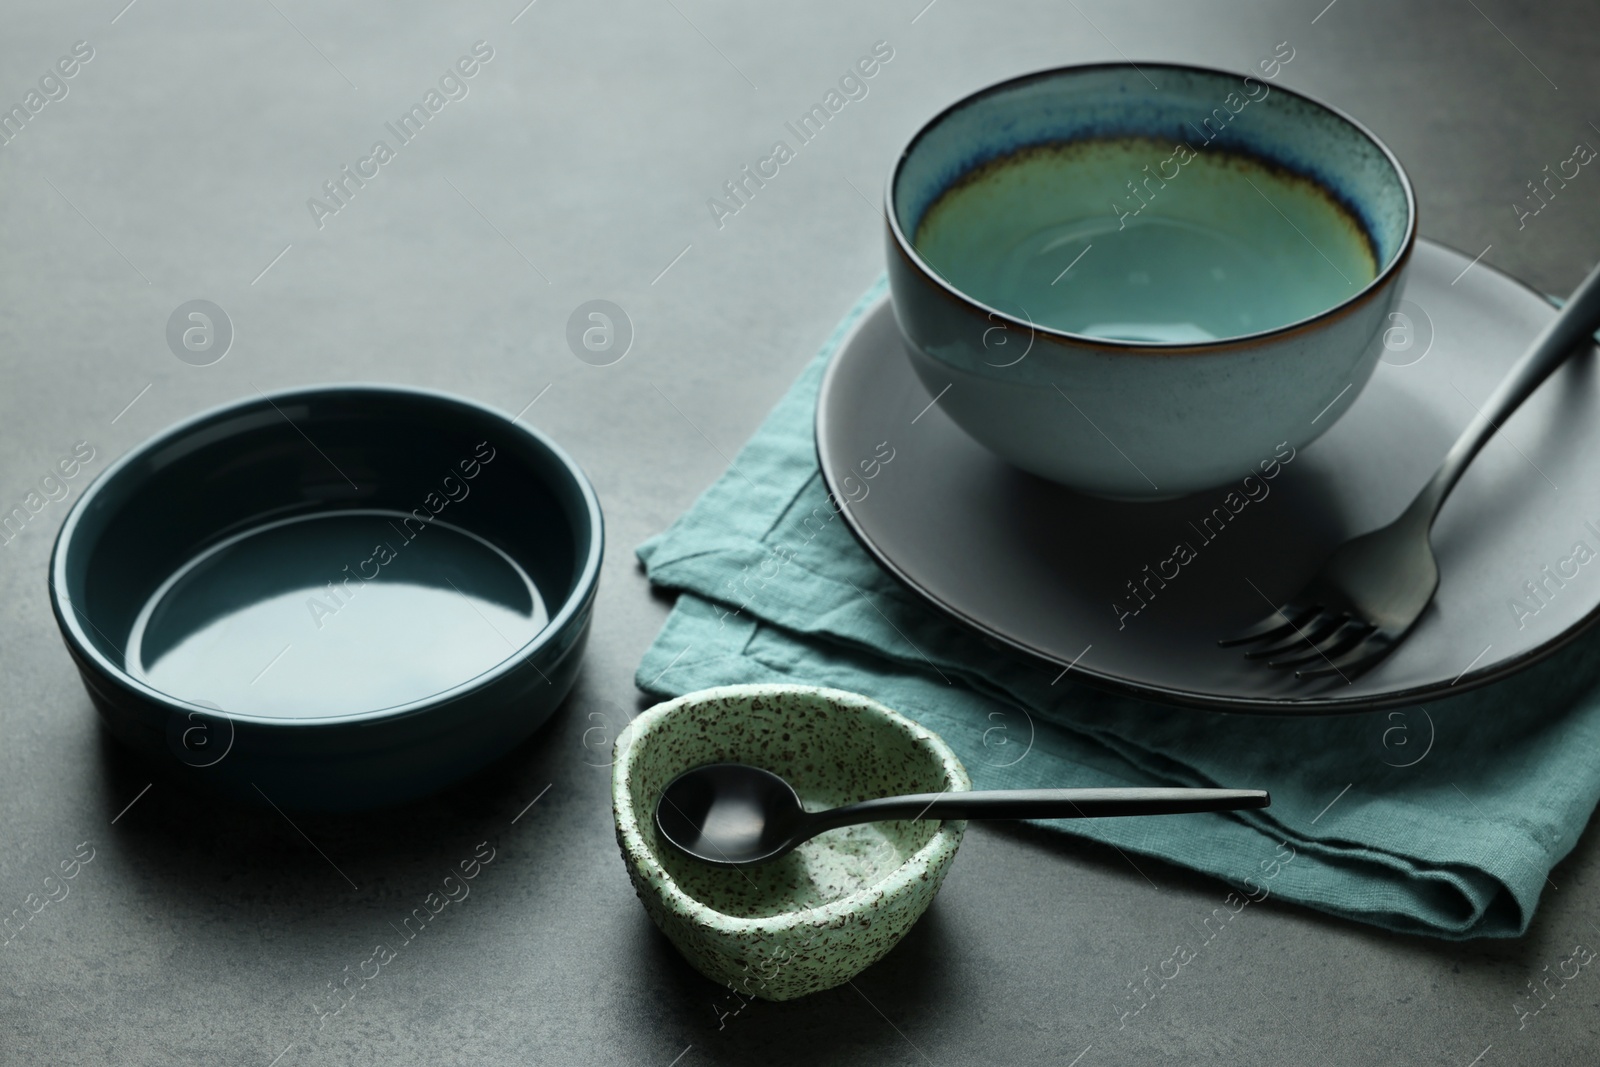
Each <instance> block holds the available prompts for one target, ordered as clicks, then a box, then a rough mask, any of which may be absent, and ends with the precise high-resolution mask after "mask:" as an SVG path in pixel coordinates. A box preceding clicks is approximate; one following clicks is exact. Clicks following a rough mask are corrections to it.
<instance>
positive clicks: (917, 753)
mask: <svg viewBox="0 0 1600 1067" xmlns="http://www.w3.org/2000/svg"><path fill="white" fill-rule="evenodd" d="M616 755H617V758H616V761H615V763H614V764H613V768H612V785H611V796H612V810H613V814H614V815H615V818H616V828H617V843H618V844H619V846H620V847H621V849H622V855H623V859H624V861H625V862H626V864H627V867H628V875H629V877H630V878H632V880H633V885H634V890H635V892H637V893H638V896H639V899H640V900H641V901H642V902H643V903H644V907H645V911H646V912H648V913H649V915H650V918H651V919H652V920H653V921H654V922H655V924H656V925H657V926H658V927H660V929H661V931H662V932H663V933H664V934H666V936H667V938H668V940H670V941H671V942H672V944H673V945H674V946H675V947H676V948H677V949H678V951H679V952H681V953H682V954H683V956H684V957H685V958H686V959H687V960H688V961H689V963H690V964H691V965H692V966H693V967H694V968H695V969H696V970H698V971H699V972H700V973H701V974H703V975H705V976H706V977H707V978H709V979H711V980H712V981H713V982H716V983H718V984H719V985H725V986H730V987H732V988H733V989H735V990H736V991H737V992H739V993H740V994H742V995H745V996H756V997H761V998H762V999H764V1000H791V999H793V998H795V997H798V996H803V995H805V994H807V993H814V992H818V991H820V990H823V989H829V988H832V987H833V986H836V985H840V984H842V983H844V982H845V981H848V980H849V979H850V978H853V977H854V976H855V975H857V974H859V973H860V972H861V971H862V970H864V969H866V968H867V967H868V966H870V965H871V964H873V963H875V962H877V961H878V960H879V959H881V958H882V957H883V956H884V954H885V953H887V952H888V951H889V950H890V949H891V948H893V947H894V946H895V944H896V943H898V942H899V940H900V938H902V937H903V936H905V934H906V932H907V931H909V930H910V929H911V927H912V926H913V925H915V923H916V921H917V919H919V918H920V917H921V916H922V913H923V912H924V911H925V910H927V907H928V905H929V904H930V903H932V901H933V898H934V895H935V894H936V893H938V891H939V886H940V884H941V883H942V882H943V881H944V876H945V873H946V872H947V871H948V869H949V867H950V863H951V861H952V860H953V859H954V858H955V854H956V849H957V848H958V847H959V846H960V844H961V836H962V833H963V832H964V830H965V828H966V823H964V822H943V823H940V822H935V821H922V822H912V821H898V822H882V823H873V824H870V825H865V826H850V827H844V828H842V829H839V830H832V831H829V832H828V833H825V834H822V835H820V836H818V837H815V838H813V839H811V840H810V841H808V842H806V843H804V844H802V845H801V846H800V847H799V848H798V849H796V850H795V851H794V852H792V853H790V854H789V855H787V856H785V857H783V858H782V859H780V860H778V861H776V862H773V863H769V864H766V865H764V866H760V867H752V868H746V869H739V870H732V869H724V868H717V867H711V866H709V865H707V864H704V863H700V862H699V861H697V860H694V859H691V858H689V857H688V856H685V855H683V854H681V853H679V852H677V851H675V850H674V849H673V848H672V847H671V846H670V845H668V844H666V842H664V841H663V840H661V838H660V836H659V834H658V831H657V829H656V823H655V806H656V803H657V800H658V799H659V797H660V796H661V792H662V790H663V789H665V788H666V786H667V784H668V783H669V782H671V781H672V780H673V779H674V778H676V777H677V776H678V775H679V774H681V773H683V772H684V771H687V770H690V769H692V768H695V767H699V766H702V765H704V764H707V763H744V764H749V765H751V766H755V767H760V768H762V769H764V770H768V771H771V772H773V773H775V774H778V775H780V776H782V777H783V778H785V779H786V780H788V782H789V783H790V784H791V785H792V786H794V789H795V792H796V793H798V794H799V796H800V799H801V802H802V803H803V804H804V805H805V807H806V808H807V809H808V810H816V809H819V808H829V807H836V806H838V805H841V804H850V803H855V802H857V801H861V800H868V799H871V798H873V797H882V796H895V795H900V794H904V793H937V792H943V791H960V790H967V789H971V788H972V783H971V781H970V780H969V779H968V778H967V772H966V770H965V768H963V767H962V765H961V761H960V760H959V759H957V758H956V755H955V753H954V752H952V751H951V750H950V747H949V746H948V745H946V744H945V743H944V741H943V740H941V739H940V738H939V737H938V735H936V734H934V733H933V732H931V731H929V730H927V729H925V728H924V727H922V726H920V725H918V724H917V723H915V722H913V721H911V720H910V719H908V718H906V717H905V716H903V715H901V714H899V713H898V712H895V711H892V710H890V709H889V708H887V707H884V706H883V705H882V704H879V703H877V702H876V701H872V700H869V699H867V698H866V697H862V696H857V695H855V694H853V693H845V692H841V691H839V690H835V689H818V688H814V687H811V686H797V685H739V686H727V687H723V688H718V689H707V690H703V691H701V692H698V693H690V694H688V695H686V696H682V697H679V698H678V699H676V700H672V701H669V702H667V703H664V704H658V705H656V706H655V707H653V708H651V709H650V710H649V711H646V712H644V713H643V714H641V715H640V716H639V717H638V718H637V719H635V720H634V721H633V722H632V723H631V724H630V725H629V726H628V728H627V729H626V730H625V731H624V732H623V733H622V735H621V736H620V737H619V738H618V739H617V745H616Z"/></svg>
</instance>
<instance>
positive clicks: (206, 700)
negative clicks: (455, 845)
mask: <svg viewBox="0 0 1600 1067" xmlns="http://www.w3.org/2000/svg"><path fill="white" fill-rule="evenodd" d="M601 539H602V538H601V521H600V511H599V505H598V502H597V500H596V499H595V496H594V493H593V490H592V489H591V488H590V487H589V485H588V482H587V480H586V479H585V478H584V476H583V474H582V472H581V471H579V470H578V469H577V467H576V466H575V465H574V464H573V463H572V461H571V460H570V459H568V458H567V457H566V455H565V454H564V453H562V452H561V451H560V450H559V449H558V448H556V447H555V446H554V445H553V444H551V443H550V442H549V441H548V440H546V439H545V438H543V437H542V436H541V435H539V434H537V433H536V432H534V431H532V430H530V429H528V428H527V427H525V426H522V425H520V424H517V423H514V422H512V420H510V419H508V418H506V417H505V416H504V415H501V414H499V413H497V412H494V411H492V410H490V409H487V408H484V407H481V406H479V405H477V404H473V403H471V402H469V401H465V400H461V399H458V398H454V397H449V396H446V395H443V394H438V393H430V392H425V391H421V390H411V389H403V388H391V387H381V386H343V387H340V386H332V387H322V388H316V389H307V390H299V391H294V392H286V393H280V394H276V395H274V396H270V397H267V396H263V397H259V398H256V399H252V400H247V401H244V402H242V403H239V404H235V405H232V406H230V407H227V408H223V409H220V410H218V411H214V412H211V413H208V414H205V415H202V416H200V417H198V418H196V419H194V420H191V421H189V422H187V423H184V424H182V425H180V426H177V427H175V428H173V429H171V430H169V431H167V432H166V433H164V434H162V435H161V436H159V437H158V438H156V439H155V440H153V441H151V442H149V443H147V444H145V445H143V446H141V447H140V448H139V449H137V450H135V451H134V452H133V453H131V454H129V455H128V456H127V457H125V458H124V459H122V460H121V461H119V462H118V463H117V464H115V465H114V466H113V467H111V468H110V469H108V470H107V471H106V472H105V473H104V474H103V475H101V477H100V478H99V479H98V480H97V481H96V482H95V483H94V484H93V485H92V486H91V487H90V488H89V489H88V491H87V492H86V493H85V494H84V496H83V497H82V498H81V499H80V500H79V501H78V503H77V505H76V506H75V507H74V509H73V510H72V512H71V513H70V515H69V516H68V518H67V520H66V523H65V525H64V526H63V528H62V531H61V534H60V537H59V539H58V541H57V545H56V551H55V556H54V559H53V560H52V565H51V567H52V576H51V577H52V581H51V595H52V598H53V601H54V604H55V608H56V614H57V620H58V622H59V623H60V626H61V630H62V634H63V636H64V637H65V639H66V641H67V645H68V648H69V649H70V650H71V651H72V653H73V655H74V658H75V659H76V660H77V663H78V666H79V668H80V670H81V672H82V674H83V677H84V681H85V684H86V685H87V686H88V688H89V691H90V694H91V696H93V697H94V698H95V702H96V704H97V706H98V707H99V709H100V711H101V712H102V714H103V715H104V716H105V717H106V719H107V722H108V724H110V725H111V727H112V729H113V732H115V733H117V734H118V735H119V736H121V737H123V738H124V739H125V740H129V741H131V742H133V743H134V744H135V745H136V746H137V747H141V748H145V749H147V750H149V751H151V752H153V753H155V754H157V755H161V756H165V757H169V758H173V759H176V760H177V761H178V762H180V763H182V764H185V765H187V766H188V767H189V768H191V769H193V770H196V771H203V772H205V776H206V777H208V778H209V779H211V780H213V781H215V782H217V783H218V784H224V785H226V784H228V783H232V784H234V785H237V784H238V781H237V780H238V779H239V777H240V775H242V774H244V773H246V772H251V773H257V774H265V775H266V776H267V777H268V778H269V779H271V780H272V781H273V782H274V783H275V786H276V788H277V790H278V791H279V792H280V793H282V794H283V795H284V796H285V797H287V798H288V799H289V802H290V803H293V804H295V805H296V806H316V807H322V806H329V807H349V806H369V805H371V804H374V803H386V802H391V801H394V800H398V799H404V798H405V797H407V796H411V795H416V794H417V793H419V792H426V791H428V790H430V789H432V788H436V787H437V786H439V785H441V784H443V783H444V782H445V781H448V780H450V779H452V778H454V777H459V776H460V775H461V774H463V773H465V772H466V771H467V770H470V769H471V768H472V767H475V766H477V765H479V764H481V763H482V762H484V761H485V760H487V759H488V758H490V757H491V756H493V755H495V754H498V753H500V752H503V751H504V750H505V746H506V745H507V744H510V743H514V742H516V741H519V740H521V738H522V737H525V736H526V735H527V734H528V733H529V732H531V730H532V729H533V728H534V727H536V726H537V725H538V724H539V723H540V722H542V721H543V720H544V718H545V717H546V716H548V714H549V713H550V711H551V710H553V708H554V706H555V704H556V703H558V702H559V699H560V697H561V695H562V694H564V692H565V689H566V687H567V686H569V685H570V684H571V679H572V673H573V671H575V669H576V660H577V656H576V655H573V654H572V653H573V652H574V651H575V650H576V648H577V647H578V646H579V644H580V643H581V639H582V637H583V634H584V632H585V628H586V625H587V622H588V617H589V607H590V604H591V603H592V599H593V593H594V588H595V584H596V581H597V578H598V570H599V562H600V553H601ZM569 661H570V662H569ZM174 724H177V725H178V727H180V728H179V729H177V730H176V732H175V731H174ZM208 746H209V747H208ZM224 748H226V749H227V751H226V752H224V751H223V749H224ZM213 757H215V760H213ZM319 777H320V778H321V779H322V780H321V781H319V780H318V778H319ZM246 780H249V781H256V782H257V783H258V786H260V782H259V780H258V779H246ZM264 791H265V792H267V793H268V794H269V795H271V790H264ZM244 795H247V796H248V795H249V793H248V791H245V794H244ZM272 799H273V800H274V802H279V798H278V797H277V796H273V797H272Z"/></svg>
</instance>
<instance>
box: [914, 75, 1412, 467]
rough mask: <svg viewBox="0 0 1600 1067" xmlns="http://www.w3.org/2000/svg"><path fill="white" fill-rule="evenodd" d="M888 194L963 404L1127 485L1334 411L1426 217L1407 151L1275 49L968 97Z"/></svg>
mask: <svg viewBox="0 0 1600 1067" xmlns="http://www.w3.org/2000/svg"><path fill="white" fill-rule="evenodd" d="M1280 58H1282V57H1280ZM1283 61H1285V62H1286V61H1287V60H1286V59H1285V60H1283ZM1281 66H1282V64H1281V62H1274V63H1272V64H1269V65H1264V67H1263V70H1267V69H1270V70H1271V71H1272V73H1273V75H1276V74H1277V73H1278V72H1279V71H1281ZM1152 83H1153V84H1152ZM1156 85H1159V87H1160V88H1159V91H1157V90H1156V88H1155V86H1156ZM888 208H889V210H888V212H887V217H888V249H889V255H888V259H889V280H890V287H891V292H892V296H893V302H894V309H895V315H896V317H897V319H898V321H899V324H900V329H901V333H902V335H903V336H904V339H905V341H906V347H907V351H908V353H909V355H910V358H911V360H912V363H913V364H914V366H915V367H916V371H917V373H918V375H919V377H920V378H921V379H922V381H923V383H924V384H925V385H926V387H927V388H928V391H929V393H930V394H932V395H933V396H935V397H937V398H938V403H939V406H940V408H941V409H943V410H944V411H945V412H946V413H947V414H948V415H949V416H950V417H951V418H952V419H954V420H955V422H956V423H957V424H959V425H960V426H961V427H962V428H963V429H964V430H965V431H966V432H967V433H968V434H970V435H971V436H972V437H974V438H975V439H977V440H978V441H979V442H981V443H982V444H984V445H985V446H987V447H988V448H989V449H990V450H991V451H993V452H995V453H997V454H998V455H1000V456H1001V457H1003V458H1004V459H1006V460H1008V461H1010V462H1011V463H1012V464H1014V465H1015V466H1018V467H1021V468H1022V469H1024V470H1027V471H1031V472H1033V473H1035V474H1038V475H1040V476H1042V477H1045V478H1048V479H1051V480H1053V481H1056V482H1060V483H1062V484H1064V485H1067V486H1071V487H1073V488H1075V489H1078V490H1080V491H1083V492H1087V493H1091V494H1095V495H1099V496H1105V497H1112V498H1127V499H1159V498H1166V497H1173V496H1179V495H1183V494H1185V493H1190V492H1195V491H1198V490H1201V489H1206V488H1209V487H1212V486H1216V485H1219V484H1222V483H1224V482H1228V481H1236V480H1237V479H1238V478H1239V477H1240V476H1242V475H1246V474H1249V473H1251V472H1252V471H1254V470H1255V469H1257V468H1258V467H1261V466H1263V465H1265V464H1270V463H1272V462H1275V461H1276V460H1275V457H1281V456H1282V455H1284V454H1292V452H1291V451H1290V450H1292V449H1295V448H1299V447H1302V446H1304V445H1306V444H1308V443H1309V442H1310V441H1312V440H1314V439H1315V438H1316V437H1317V436H1318V435H1319V434H1321V433H1322V432H1323V431H1325V430H1326V429H1327V428H1328V427H1329V426H1330V425H1332V424H1333V423H1334V422H1335V421H1336V420H1337V419H1338V418H1339V416H1340V415H1341V414H1342V413H1343V412H1344V411H1345V410H1346V409H1347V408H1348V407H1349V406H1350V404H1351V403H1352V402H1353V401H1354V399H1355V397H1356V396H1357V395H1358V394H1359V393H1360V391H1361V387H1362V386H1363V385H1364V384H1365V382H1366V381H1367V379H1368V377H1369V376H1370V375H1371V373H1372V370H1373V368H1374V366H1375V365H1376V363H1377V360H1378V357H1379V356H1380V355H1381V353H1382V344H1383V332H1384V328H1385V326H1386V325H1388V323H1389V315H1390V313H1391V311H1392V310H1393V308H1394V306H1395V304H1396V303H1397V302H1398V300H1399V297H1400V288H1401V283H1402V276H1403V274H1404V271H1405V267H1406V265H1407V263H1408V262H1409V258H1410V253H1411V248H1412V244H1413V242H1414V240H1415V236H1416V208H1415V201H1414V198H1413V196H1412V191H1411V185H1410V182H1409V180H1408V179H1407V177H1406V175H1405V172H1404V171H1403V170H1402V169H1401V167H1400V164H1399V162H1398V161H1397V160H1396V159H1395V157H1394V155H1393V154H1392V153H1390V152H1389V150H1388V149H1387V148H1385V147H1384V146H1383V145H1382V144H1381V143H1379V142H1378V140H1377V139H1376V138H1375V137H1373V135H1372V134H1370V133H1369V132H1367V131H1366V130H1365V129H1364V128H1362V127H1361V126H1360V125H1359V124H1357V123H1356V122H1355V121H1354V120H1352V119H1350V118H1349V117H1347V116H1345V115H1344V114H1342V113H1340V112H1338V111H1336V110H1334V109H1333V108H1330V107H1328V106H1326V105H1323V104H1320V103H1317V102H1315V101H1313V100H1311V99H1309V98H1307V97H1305V96H1302V95H1300V94H1298V93H1294V92H1291V91H1289V90H1287V89H1283V88H1281V87H1279V86H1278V85H1276V84H1274V83H1272V79H1271V77H1269V76H1268V75H1267V74H1265V73H1263V74H1260V75H1254V76H1247V77H1241V76H1239V75H1235V74H1228V73H1224V72H1221V71H1214V70H1206V69H1201V68H1195V67H1187V66H1172V65H1163V64H1144V65H1141V66H1138V67H1135V66H1133V65H1132V64H1103V65H1094V66H1081V67H1065V68H1061V69H1057V70H1048V71H1043V72H1041V73H1037V74H1031V75H1028V76H1026V77H1021V78H1017V79H1014V80H1012V81H1007V82H1003V83H1001V84H999V85H996V86H992V87H990V88H987V89H984V90H982V91H980V92H978V93H975V94H973V95H972V96H969V97H967V98H965V99H963V100H961V101H959V102H958V103H956V104H954V105H952V106H951V107H950V108H948V109H946V110H945V111H944V112H942V113H940V114H939V115H938V116H936V117H935V118H934V119H933V120H931V121H930V122H929V123H928V124H927V125H926V126H924V127H923V128H922V129H921V130H920V131H918V133H917V134H916V136H914V137H913V138H912V139H911V141H910V143H909V144H908V145H907V146H906V148H905V149H904V151H903V152H902V153H901V155H900V158H899V160H898V162H897V163H896V165H895V167H894V170H893V172H892V174H891V176H890V179H889V187H888Z"/></svg>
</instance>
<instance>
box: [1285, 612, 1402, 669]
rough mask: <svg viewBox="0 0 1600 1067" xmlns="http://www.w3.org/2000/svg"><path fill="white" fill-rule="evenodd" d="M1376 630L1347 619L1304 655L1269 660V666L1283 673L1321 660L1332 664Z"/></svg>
mask: <svg viewBox="0 0 1600 1067" xmlns="http://www.w3.org/2000/svg"><path fill="white" fill-rule="evenodd" d="M1376 629H1377V627H1376V626H1373V625H1372V624H1371V623H1369V622H1365V621H1363V620H1361V619H1346V620H1345V621H1344V622H1342V623H1340V624H1339V628H1338V629H1336V630H1334V632H1333V633H1332V634H1329V635H1328V636H1327V637H1326V638H1323V639H1322V640H1320V641H1315V642H1312V643H1311V645H1310V646H1309V649H1308V650H1307V651H1306V652H1305V653H1304V654H1303V655H1299V656H1296V657H1294V658H1293V659H1275V660H1269V661H1268V662H1267V666H1268V667H1271V668H1272V669H1273V670H1280V671H1281V670H1287V669H1289V668H1291V667H1299V666H1302V665H1304V664H1307V663H1316V662H1317V661H1319V660H1320V661H1322V662H1323V663H1324V664H1326V663H1328V662H1331V661H1332V660H1333V658H1334V657H1335V656H1342V655H1344V654H1345V653H1346V652H1349V651H1350V650H1351V649H1353V648H1355V647H1356V646H1357V645H1358V644H1360V643H1361V641H1362V639H1363V638H1365V637H1366V636H1367V635H1368V634H1370V633H1372V632H1374V631H1375V630H1376Z"/></svg>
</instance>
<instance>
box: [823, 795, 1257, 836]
mask: <svg viewBox="0 0 1600 1067" xmlns="http://www.w3.org/2000/svg"><path fill="white" fill-rule="evenodd" d="M1271 803H1272V799H1271V797H1270V796H1269V795H1268V794H1267V792H1266V790H1264V789H991V790H981V791H974V792H970V793H950V792H945V793H913V794H910V795H908V796H902V797H883V798H880V799H877V800H864V801H862V802H861V803H859V804H846V805H844V806H843V807H838V808H830V809H828V810H827V811H819V812H816V813H814V814H813V815H812V816H811V818H812V819H813V820H815V825H817V826H819V827H820V828H822V829H828V830H831V829H833V828H835V827H838V826H853V825H855V824H857V823H864V822H886V821H888V820H891V819H1099V818H1105V817H1107V816H1112V815H1182V814H1187V813H1190V812H1199V811H1236V810H1239V809H1241V808H1264V807H1267V806H1268V805H1269V804H1271Z"/></svg>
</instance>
